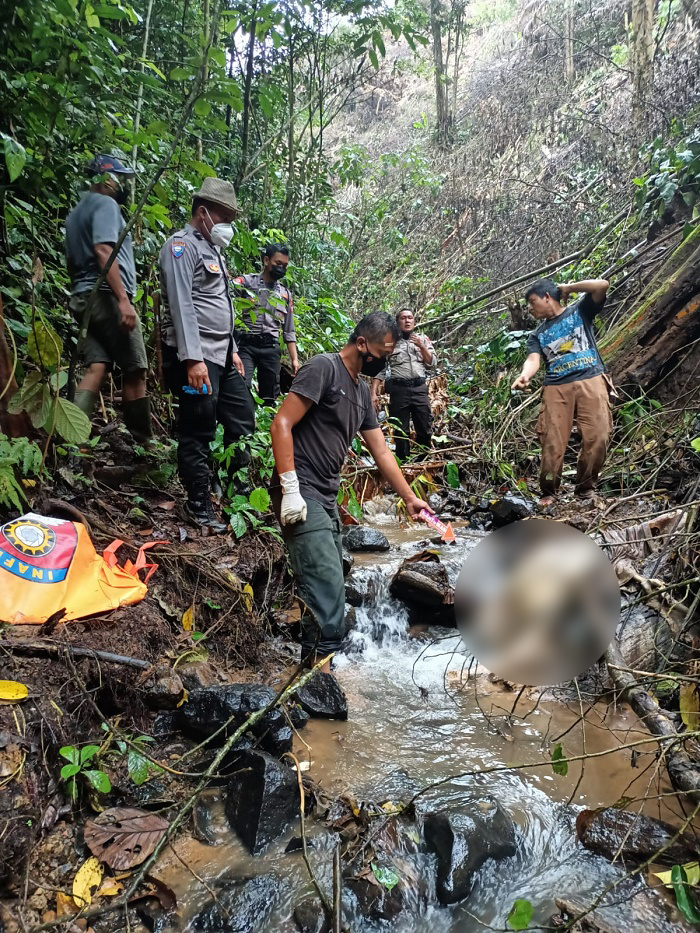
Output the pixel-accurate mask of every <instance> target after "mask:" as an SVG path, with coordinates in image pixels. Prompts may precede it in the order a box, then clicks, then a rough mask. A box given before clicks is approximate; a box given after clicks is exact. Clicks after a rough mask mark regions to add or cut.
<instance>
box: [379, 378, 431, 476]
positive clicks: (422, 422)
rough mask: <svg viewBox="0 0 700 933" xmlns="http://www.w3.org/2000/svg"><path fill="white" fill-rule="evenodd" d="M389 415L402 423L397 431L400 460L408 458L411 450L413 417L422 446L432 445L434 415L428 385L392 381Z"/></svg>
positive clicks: (419, 442)
mask: <svg viewBox="0 0 700 933" xmlns="http://www.w3.org/2000/svg"><path fill="white" fill-rule="evenodd" d="M389 417H390V418H395V419H396V420H397V421H398V422H399V424H400V425H401V430H400V431H399V430H397V431H395V434H394V439H395V443H396V456H397V457H398V458H399V460H406V459H407V458H408V456H409V454H410V452H411V442H410V440H409V434H410V430H411V418H413V426H414V427H415V429H416V442H417V443H418V444H420V445H421V447H430V444H431V442H432V437H431V430H432V427H433V415H432V412H431V410H430V400H429V398H428V386H427V385H426V384H425V383H423V385H420V386H402V385H400V384H396V383H395V382H394V383H392V386H391V394H390V395H389Z"/></svg>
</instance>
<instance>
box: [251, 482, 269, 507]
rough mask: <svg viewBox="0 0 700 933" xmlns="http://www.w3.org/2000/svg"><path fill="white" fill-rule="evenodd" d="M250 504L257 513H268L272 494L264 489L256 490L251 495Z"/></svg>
mask: <svg viewBox="0 0 700 933" xmlns="http://www.w3.org/2000/svg"><path fill="white" fill-rule="evenodd" d="M250 504H251V505H252V506H253V508H254V509H255V510H256V512H267V510H268V509H269V508H270V493H269V492H268V491H267V489H263V488H262V487H259V488H258V489H254V490H253V491H252V492H251V494H250Z"/></svg>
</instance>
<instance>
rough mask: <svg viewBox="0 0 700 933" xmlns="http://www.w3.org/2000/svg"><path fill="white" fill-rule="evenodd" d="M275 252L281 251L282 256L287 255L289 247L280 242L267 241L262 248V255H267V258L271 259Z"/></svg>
mask: <svg viewBox="0 0 700 933" xmlns="http://www.w3.org/2000/svg"><path fill="white" fill-rule="evenodd" d="M275 253H282V255H283V256H289V247H288V246H284V245H283V244H282V243H268V244H267V246H266V247H265V249H264V250H263V256H267V258H268V259H272V257H273V256H274V255H275Z"/></svg>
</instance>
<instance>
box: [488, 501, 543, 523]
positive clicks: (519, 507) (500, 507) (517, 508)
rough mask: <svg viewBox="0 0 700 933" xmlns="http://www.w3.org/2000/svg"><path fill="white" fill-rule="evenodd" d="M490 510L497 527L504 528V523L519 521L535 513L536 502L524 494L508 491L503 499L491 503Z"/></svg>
mask: <svg viewBox="0 0 700 933" xmlns="http://www.w3.org/2000/svg"><path fill="white" fill-rule="evenodd" d="M489 512H490V513H491V517H492V518H493V523H494V525H495V526H496V528H502V527H503V526H504V525H510V524H511V523H512V522H518V521H520V520H521V519H523V518H528V517H529V516H530V515H533V514H534V512H535V503H534V502H532V501H531V500H530V499H525V498H523V497H522V496H514V495H512V494H511V493H507V494H506V495H505V496H503V498H502V499H496V500H495V501H494V502H490V503H489Z"/></svg>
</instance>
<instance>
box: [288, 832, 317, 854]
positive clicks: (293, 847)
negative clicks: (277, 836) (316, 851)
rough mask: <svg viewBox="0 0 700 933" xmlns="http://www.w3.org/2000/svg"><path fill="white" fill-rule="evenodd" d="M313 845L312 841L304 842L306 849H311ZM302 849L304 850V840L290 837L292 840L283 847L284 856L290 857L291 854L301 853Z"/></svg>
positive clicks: (299, 837) (298, 837)
mask: <svg viewBox="0 0 700 933" xmlns="http://www.w3.org/2000/svg"><path fill="white" fill-rule="evenodd" d="M315 845H316V843H315V842H314V840H313V839H307V840H306V848H307V849H313V848H314V847H315ZM303 849H304V840H303V839H302V838H301V836H292V838H291V839H290V840H289V842H288V843H287V845H286V847H285V850H284V854H285V855H291V853H292V852H301V851H303Z"/></svg>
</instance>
